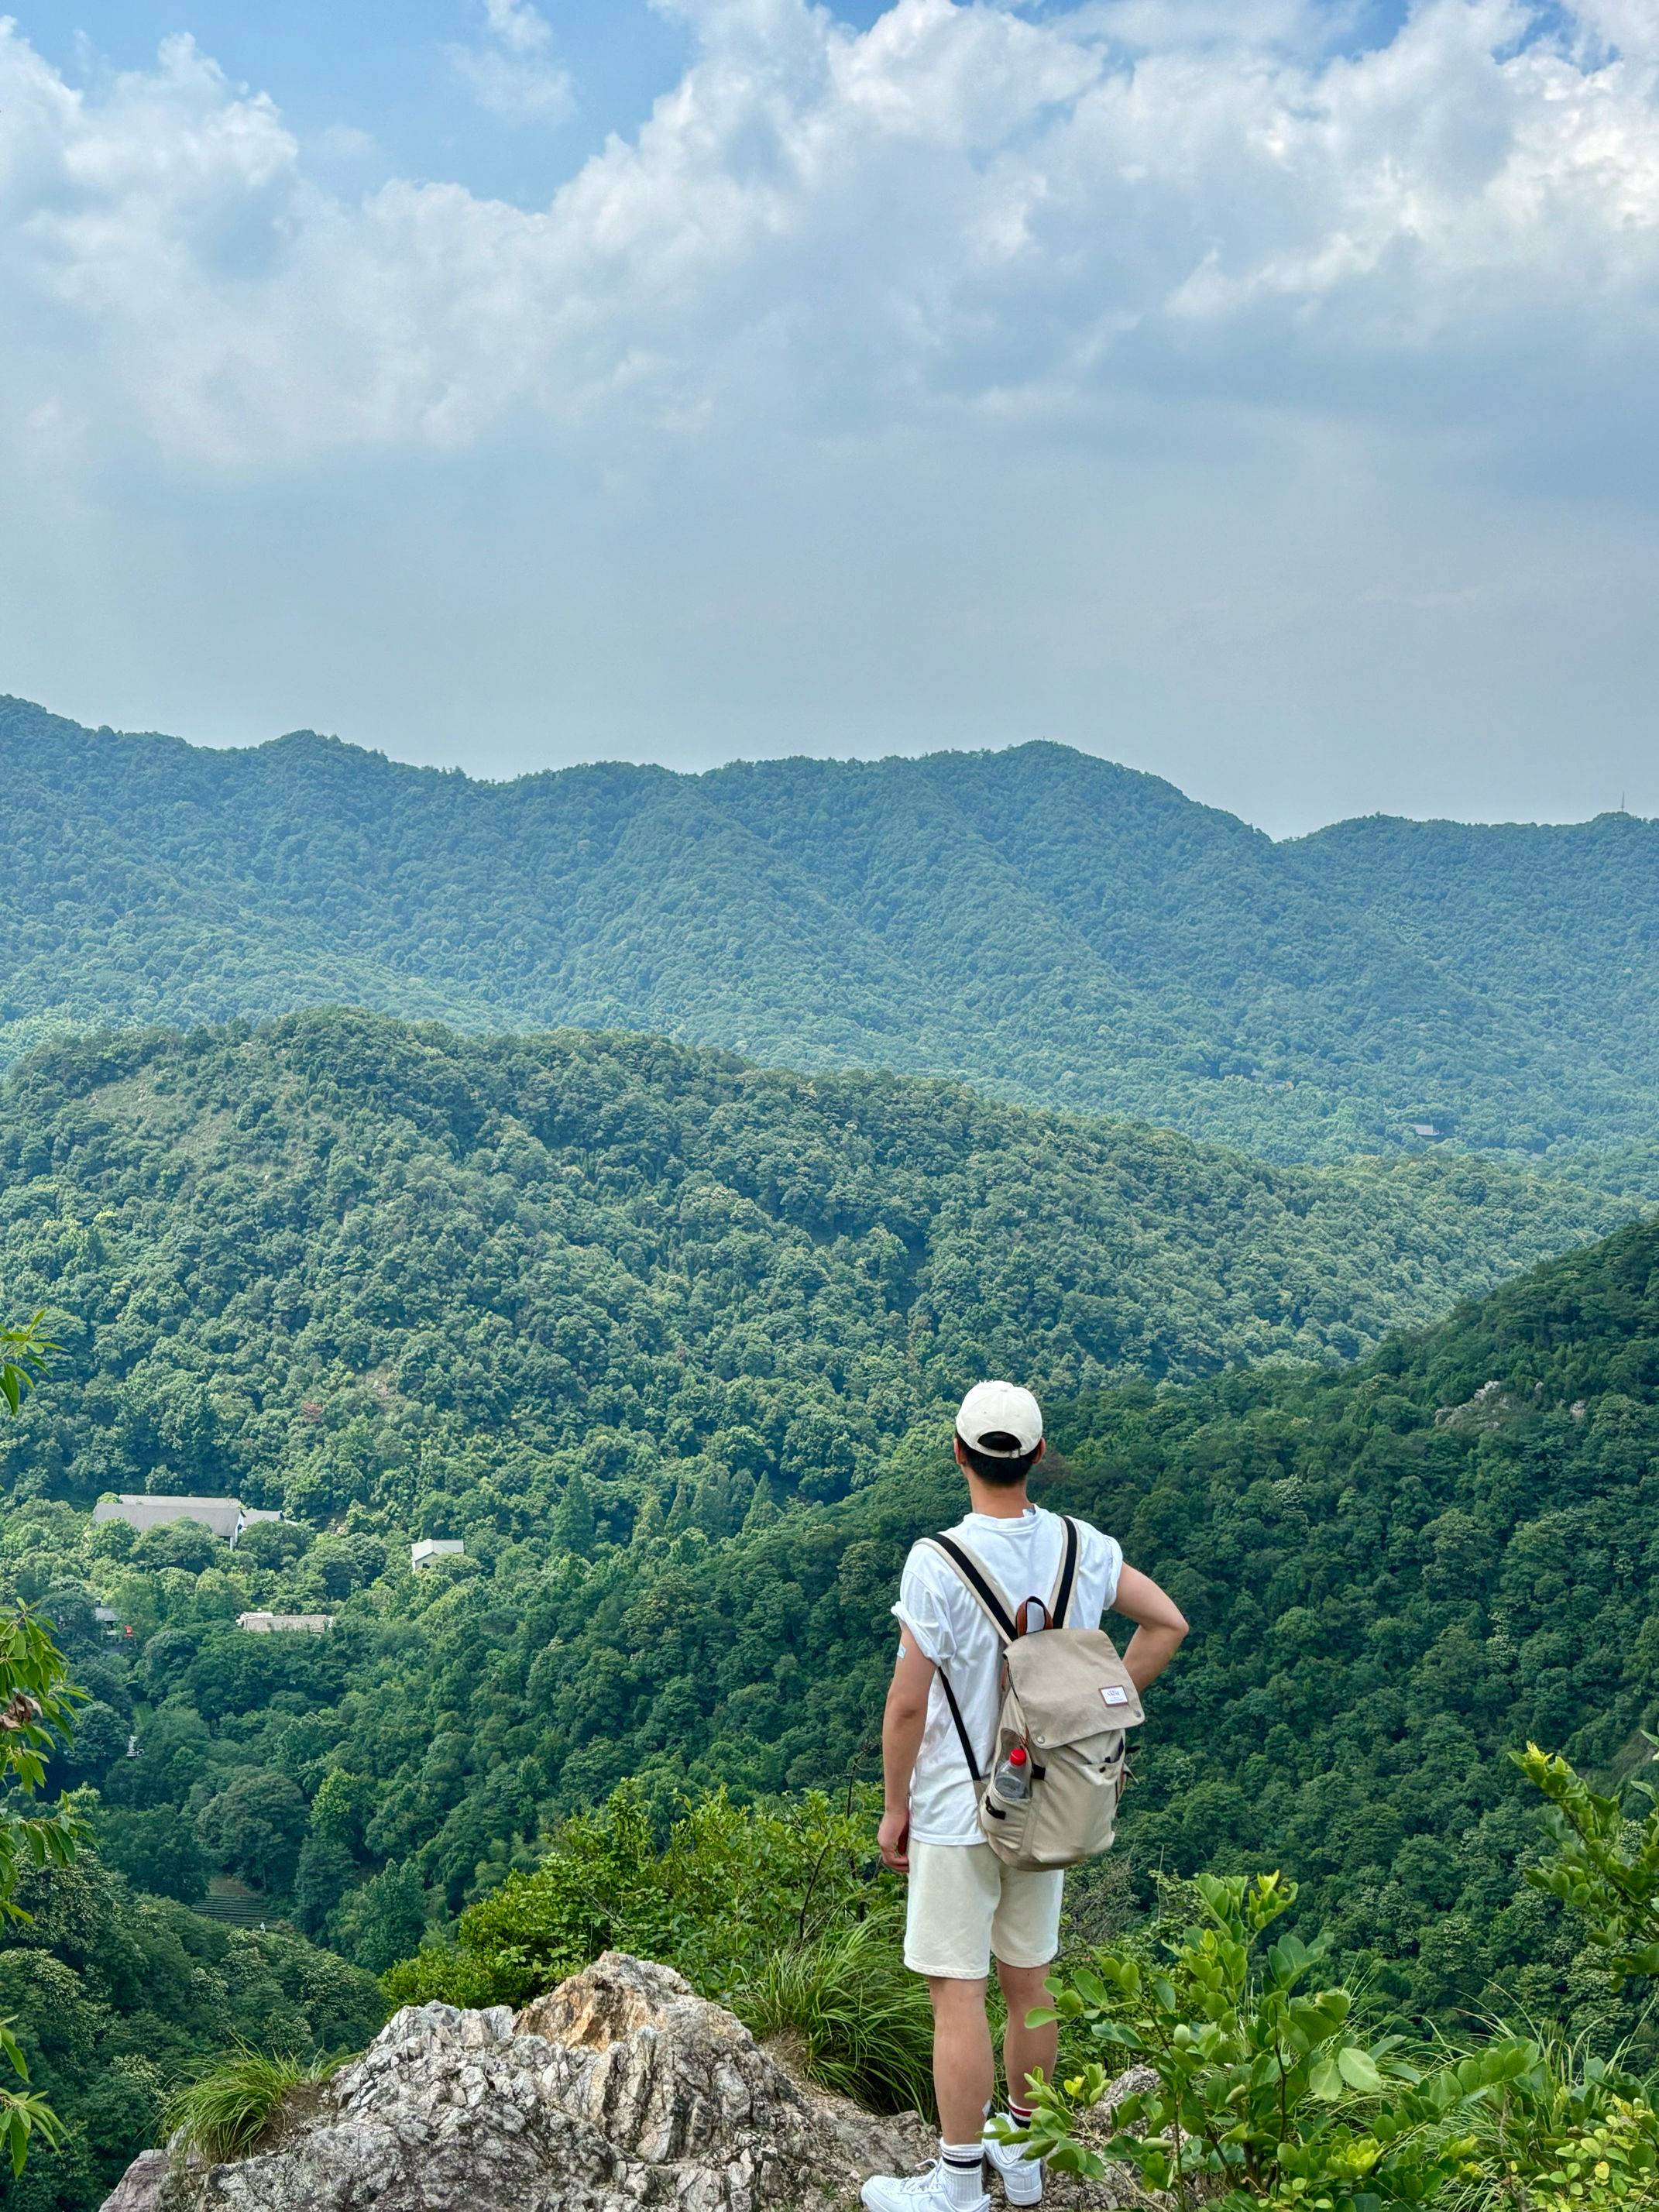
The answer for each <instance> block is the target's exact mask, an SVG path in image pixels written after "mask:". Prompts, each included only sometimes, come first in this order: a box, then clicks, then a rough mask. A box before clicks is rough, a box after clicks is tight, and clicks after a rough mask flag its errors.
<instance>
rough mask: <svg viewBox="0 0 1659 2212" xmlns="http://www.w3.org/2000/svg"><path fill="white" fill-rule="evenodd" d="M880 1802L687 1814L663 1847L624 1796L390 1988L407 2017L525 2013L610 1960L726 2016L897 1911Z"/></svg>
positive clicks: (712, 1800)
mask: <svg viewBox="0 0 1659 2212" xmlns="http://www.w3.org/2000/svg"><path fill="white" fill-rule="evenodd" d="M874 1832H875V1818H874V1814H873V1811H872V1802H871V1798H870V1795H869V1793H867V1792H866V1793H864V1794H862V1795H854V1797H853V1798H852V1800H851V1801H850V1802H848V1803H847V1804H846V1805H843V1806H842V1807H837V1806H836V1805H834V1804H832V1802H830V1800H829V1798H828V1797H826V1796H823V1793H822V1792H820V1791H808V1792H806V1793H805V1794H803V1795H802V1796H798V1797H793V1798H790V1799H788V1800H787V1801H785V1802H778V1803H775V1804H763V1805H743V1806H739V1805H734V1804H733V1803H732V1801H731V1799H730V1798H729V1797H728V1796H726V1792H725V1791H724V1790H716V1791H714V1793H713V1794H712V1795H710V1796H707V1797H703V1798H701V1799H699V1800H698V1801H697V1802H696V1803H695V1804H691V1805H688V1806H687V1807H686V1808H685V1810H684V1814H683V1815H682V1817H681V1818H680V1819H679V1820H676V1821H675V1822H674V1823H673V1824H672V1826H671V1827H670V1829H669V1831H668V1833H667V1835H666V1837H665V1838H664V1837H662V1836H660V1835H659V1832H658V1831H657V1828H656V1826H655V1825H654V1823H653V1820H652V1819H651V1816H650V1814H649V1812H648V1810H647V1807H646V1804H645V1802H644V1800H643V1798H642V1796H641V1794H640V1792H639V1791H638V1790H636V1789H635V1787H634V1786H633V1785H632V1784H627V1783H624V1784H623V1786H622V1788H621V1789H619V1790H617V1792H616V1793H615V1795H614V1796H612V1797H611V1799H610V1800H609V1801H608V1802H607V1803H605V1805H603V1806H602V1807H601V1808H599V1810H598V1811H597V1812H594V1813H584V1814H578V1815H576V1817H575V1818H574V1819H573V1820H567V1821H565V1822H563V1823H562V1825H561V1826H560V1827H559V1828H557V1829H556V1831H555V1832H554V1834H553V1835H552V1837H551V1838H550V1840H549V1844H548V1847H547V1854H546V1857H545V1858H544V1860H543V1862H542V1863H541V1865H540V1866H538V1868H537V1869H536V1870H535V1872H534V1873H533V1874H511V1875H508V1876H507V1879H506V1881H503V1882H502V1883H501V1887H499V1888H498V1889H495V1890H494V1891H492V1892H491V1893H490V1894H489V1896H488V1897H485V1898H482V1899H479V1901H478V1902H477V1904H476V1905H469V1906H468V1907H467V1909H466V1911H465V1912H463V1913H462V1915H461V1918H460V1924H459V1929H458V1930H457V1934H456V1940H455V1942H454V1944H453V1947H441V1946H437V1945H429V1946H428V1947H427V1948H424V1949H422V1951H420V1952H417V1953H416V1955H415V1957H414V1958H413V1959H410V1960H404V1961H403V1962H402V1963H401V1964H399V1965H398V1966H394V1967H392V1969H391V1971H390V1972H388V1973H387V1974H386V1976H385V1978H384V1982H383V1986H384V1987H385V1989H386V1993H387V1995H388V1996H390V1997H391V1998H392V2002H394V2003H397V2004H418V2003H422V2002H426V2001H427V2000H428V1999H429V1998H432V1997H442V1998H443V1999H445V2000H446V2001H447V2002H449V2003H451V2004H514V2005H518V2004H524V2003H526V2002H528V2000H529V1999H530V1998H531V1997H532V1996H538V1995H539V1993H540V1992H541V1991H542V1990H547V1989H551V1988H552V1987H553V1986H554V1984H556V1983H557V1982H560V1981H562V1980H563V1979H564V1978H565V1976H566V1975H567V1974H572V1973H574V1972H577V1971H578V1970H579V1969H580V1967H582V1966H586V1965H588V1964H589V1963H590V1962H591V1961H592V1960H594V1959H596V1958H597V1957H598V1956H599V1953H600V1952H601V1951H606V1950H622V1951H632V1952H634V1953H635V1954H638V1955H639V1956H640V1957H641V1958H647V1959H655V1960H660V1961H661V1963H662V1964H664V1965H665V1966H675V1967H678V1970H679V1971H680V1972H681V1973H683V1974H684V1976H685V1978H686V1979H687V1980H688V1981H689V1982H690V1984H692V1986H693V1987H694V1988H695V1989H696V1990H699V1991H700V1992H701V1993H702V1995H703V1996H708V1997H713V1998H714V1999H716V2000H717V2001H719V2002H722V2003H727V2002H732V1999H733V1998H734V1996H736V1995H737V1993H738V1991H740V1990H743V1989H745V1988H747V1987H749V1986H750V1985H751V1984H753V1983H754V1981H755V1978H756V1977H757V1974H758V1973H759V1972H760V1971H761V1969H762V1968H763V1966H764V1965H765V1963H766V1962H767V1961H768V1960H769V1959H770V1958H771V1956H772V1955H773V1954H774V1953H775V1952H778V1951H782V1950H785V1949H788V1948H799V1947H800V1946H802V1945H805V1944H810V1943H811V1942H813V1941H814V1940H815V1939H816V1938H817V1937H818V1936H823V1935H825V1934H828V1933H829V1932H830V1931H832V1930H834V1929H842V1928H846V1927H848V1926H850V1925H852V1924H853V1923H854V1922H856V1921H858V1920H860V1919H862V1918H865V1917H868V1916H869V1915H871V1914H872V1913H877V1914H880V1913H890V1912H892V1911H895V1910H896V1905H897V1899H898V1897H899V1894H900V1893H899V1889H898V1886H897V1884H896V1882H895V1881H894V1880H893V1878H892V1876H890V1875H886V1874H884V1873H883V1872H882V1871H881V1869H880V1865H879V1862H878V1859H877V1857H876V1854H875V1851H874V1849H873V1845H872V1838H873V1835H874Z"/></svg>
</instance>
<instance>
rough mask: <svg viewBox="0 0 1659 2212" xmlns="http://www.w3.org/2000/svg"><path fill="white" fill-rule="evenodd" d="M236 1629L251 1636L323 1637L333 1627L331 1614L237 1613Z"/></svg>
mask: <svg viewBox="0 0 1659 2212" xmlns="http://www.w3.org/2000/svg"><path fill="white" fill-rule="evenodd" d="M236 1626H238V1628H245V1629H246V1630H247V1632H248V1633H249V1634H250V1635H252V1636H282V1635H295V1636H324V1635H326V1634H327V1632H328V1631H329V1630H330V1629H331V1628H332V1627H333V1626H334V1615H333V1614H332V1613H238V1614H237V1616H236Z"/></svg>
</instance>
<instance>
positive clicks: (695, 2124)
mask: <svg viewBox="0 0 1659 2212" xmlns="http://www.w3.org/2000/svg"><path fill="white" fill-rule="evenodd" d="M932 2147H933V2146H932V2140H931V2138H930V2136H929V2135H928V2133H927V2130H925V2129H924V2128H923V2126H922V2124H921V2121H920V2120H919V2119H918V2118H916V2117H915V2114H914V2113H913V2114H910V2115H908V2117H906V2118H902V2119H897V2120H881V2119H875V2118H872V2117H871V2116H870V2115H869V2114H867V2113H862V2112H859V2111H858V2110H857V2109H856V2107H854V2106H849V2105H847V2104H845V2103H844V2102H843V2101H842V2100H838V2099H836V2098H833V2097H829V2096H826V2095H824V2094H823V2093H822V2092H820V2091H817V2090H815V2089H813V2088H811V2087H810V2086H808V2085H806V2084H805V2083H803V2082H802V2081H798V2080H797V2079H795V2078H793V2075H792V2074H791V2073H790V2071H788V2070H787V2068H786V2065H785V2064H784V2063H781V2054H779V2053H776V2052H774V2051H770V2050H769V2049H765V2048H763V2047H762V2046H761V2045H758V2044H757V2043H756V2041H755V2039H754V2038H753V2037H752V2036H751V2035H750V2033H749V2031H748V2030H747V2028H745V2027H744V2026H743V2025H742V2024H741V2022H740V2021H737V2020H735V2019H733V2017H732V2015H731V2014H730V2013H728V2012H723V2011H722V2010H721V2009H720V2007H719V2006H718V2005H712V2004H708V2003H706V2002H704V2000H703V1999H702V1998H701V1997H699V1996H696V1993H695V1992H694V1991H693V1990H692V1989H691V1988H690V1984H687V1983H686V1982H684V1981H683V1980H682V1979H681V1978H680V1977H679V1975H678V1974H676V1973H674V1972H671V1971H670V1970H669V1969H668V1968H667V1967H665V1966H651V1965H648V1964H647V1963H645V1962H644V1961H642V1960H638V1959H630V1958H628V1957H626V1956H624V1955H623V1954H621V1953H618V1952H607V1953H606V1954H605V1956H604V1957H603V1958H602V1959H600V1960H598V1961H597V1962H596V1963H595V1964H594V1965H593V1966H590V1967H588V1968H587V1969H586V1972H583V1973H580V1974H577V1975H574V1976H573V1977H572V1978H571V1979H570V1980H569V1981H568V1982H565V1983H563V1984H561V1986H560V1987H559V1988H558V1989H556V1990H553V1991H552V1992H551V1993H550V1995H549V1996H544V1997H540V1998H538V2000H537V2001H536V2002H535V2003H533V2004H532V2005H529V2006H527V2007H526V2009H525V2010H524V2011H522V2012H520V2013H519V2014H518V2015H516V2016H515V2015H513V2013H512V2012H511V2011H509V2010H508V2008H507V2007H506V2006H505V2005H500V2006H496V2007H495V2008H493V2009H491V2010H489V2011H486V2012H459V2011H457V2010H456V2009H455V2008H454V2007H453V2006H451V2005H442V2004H428V2005H419V2006H411V2007H410V2008H406V2009H405V2010H404V2011H403V2012H400V2013H398V2015H396V2016H395V2017H394V2018H393V2019H392V2021H389V2022H388V2023H387V2025H386V2027H384V2028H383V2029H382V2030H381V2032H380V2034H379V2035H378V2036H377V2037H376V2038H375V2039H374V2042H373V2043H372V2044H371V2045H369V2047H368V2050H367V2051H365V2052H364V2053H363V2055H362V2057H361V2058H358V2059H355V2060H354V2061H353V2062H352V2063H350V2064H349V2066H346V2067H344V2068H343V2069H342V2070H341V2071H340V2072H339V2073H338V2074H337V2075H335V2076H334V2078H333V2079H332V2081H330V2082H329V2083H327V2085H326V2086H325V2087H323V2088H322V2089H320V2090H315V2091H312V2092H309V2093H307V2097H306V2099H305V2100H304V2101H303V2102H302V2103H301V2104H300V2105H298V2106H295V2109H294V2110H292V2111H291V2112H288V2113H285V2114H284V2115H283V2116H281V2117H280V2118H279V2119H278V2120H277V2122H276V2126H275V2128H274V2130H273V2131H272V2135H271V2138H270V2141H269V2142H267V2143H266V2145H265V2146H264V2148H262V2149H260V2150H259V2151H258V2152H256V2153H255V2154H253V2155H252V2156H251V2157H248V2158H245V2159H240V2160H235V2161H234V2162H233V2163H231V2164H229V2165H225V2166H207V2167H204V2166H190V2167H184V2168H181V2167H179V2166H176V2165H174V2164H173V2163H172V2162H170V2161H169V2160H168V2159H167V2155H166V2154H165V2153H162V2152H157V2151H146V2152H145V2153H144V2154H143V2157H142V2158H140V2159H138V2160H136V2161H135V2163H134V2164H133V2166H131V2168H130V2169H129V2171H128V2172H127V2174H126V2176H125V2179H123V2181H122V2183H121V2185H120V2187H119V2188H118V2190H117V2191H116V2192H115V2194H114V2195H113V2196H112V2197H110V2198H109V2199H108V2201H107V2203H106V2205H105V2208H104V2212H497V2208H501V2212H507V2208H511V2212H641V2208H646V2207H653V2206H660V2207H664V2208H668V2207H673V2208H676V2212H763V2208H767V2212H785V2208H791V2209H792V2212H796V2209H798V2212H806V2208H808V2207H811V2208H818V2212H839V2208H852V2207H854V2206H856V2205H857V2203H858V2188H859V2183H860V2180H861V2179H863V2177H864V2176H865V2175H866V2174H867V2173H872V2172H878V2171H883V2172H905V2171H908V2169H909V2168H910V2167H912V2166H915V2165H916V2164H917V2163H919V2162H920V2160H922V2159H923V2158H925V2157H926V2156H927V2154H928V2152H929V2150H930V2149H931V2148H932ZM1050 2201H1051V2202H1052V2203H1054V2204H1056V2205H1063V2204H1070V2205H1076V2206H1082V2205H1085V2204H1092V2205H1112V2204H1118V2203H1126V2202H1129V2201H1132V2197H1130V2196H1129V2195H1128V2194H1126V2193H1125V2192H1124V2191H1118V2190H1114V2189H1113V2188H1112V2187H1111V2186H1110V2185H1105V2186H1103V2185H1098V2184H1093V2185H1086V2187H1085V2188H1083V2190H1082V2191H1081V2193H1079V2190H1078V2185H1069V2186H1068V2188H1067V2191H1066V2193H1064V2194H1062V2192H1061V2191H1060V2189H1058V2188H1056V2189H1054V2190H1053V2191H1050Z"/></svg>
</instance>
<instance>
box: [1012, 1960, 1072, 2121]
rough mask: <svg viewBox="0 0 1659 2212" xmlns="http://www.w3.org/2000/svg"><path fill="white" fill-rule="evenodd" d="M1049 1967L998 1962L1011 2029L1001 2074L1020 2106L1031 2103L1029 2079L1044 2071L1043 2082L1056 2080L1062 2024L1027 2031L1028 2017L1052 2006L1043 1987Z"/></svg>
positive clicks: (1050, 2022)
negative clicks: (1027, 2015) (1055, 2064)
mask: <svg viewBox="0 0 1659 2212" xmlns="http://www.w3.org/2000/svg"><path fill="white" fill-rule="evenodd" d="M1049 1972H1050V1969H1049V1968H1048V1966H1006V1965H1005V1964H1004V1963H1003V1961H1002V1960H1000V1959H999V1960H997V1979H998V1981H999V1982H1000V1984H1002V1994H1003V1996H1004V1997H1005V1998H1006V2000H1007V2003H1008V2026H1007V2028H1006V2031H1005V2033H1004V2035H1003V2039H1002V2070H1003V2072H1004V2073H1005V2074H1006V2075H1007V2077H1008V2095H1009V2098H1010V2100H1012V2102H1013V2103H1014V2104H1017V2105H1020V2106H1025V2105H1029V2104H1030V2076H1031V2075H1033V2074H1034V2073H1036V2071H1037V2069H1039V2068H1041V2069H1042V2074H1043V2076H1044V2079H1045V2080H1047V2081H1053V2080H1054V2059H1055V2057H1056V2055H1057V2054H1058V2052H1059V2050H1060V2027H1059V2023H1058V2022H1057V2021H1049V2023H1048V2026H1047V2027H1026V2025H1025V2015H1026V2014H1027V2013H1028V2012H1035V2011H1036V2008H1037V2007H1038V2006H1039V2005H1046V2004H1048V2003H1050V2002H1052V2000H1051V1999H1050V1997H1049V1996H1048V1990H1046V1989H1045V1988H1044V1987H1043V1984H1044V1983H1045V1982H1046V1981H1047V1980H1048V1975H1049Z"/></svg>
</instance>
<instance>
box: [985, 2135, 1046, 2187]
mask: <svg viewBox="0 0 1659 2212" xmlns="http://www.w3.org/2000/svg"><path fill="white" fill-rule="evenodd" d="M985 2155H986V2157H987V2158H988V2159H989V2160H990V2161H991V2163H992V2165H993V2166H994V2167H995V2168H996V2172H997V2179H998V2180H999V2181H1000V2182H1001V2184H1002V2193H1003V2195H1004V2196H1005V2197H1006V2198H1007V2200H1008V2202H1009V2203H1011V2204H1040V2203H1042V2160H1041V2159H1040V2158H1027V2157H1026V2155H1025V2148H1024V2144H1022V2143H1005V2142H998V2141H997V2139H996V2137H995V2136H986V2138H985Z"/></svg>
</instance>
